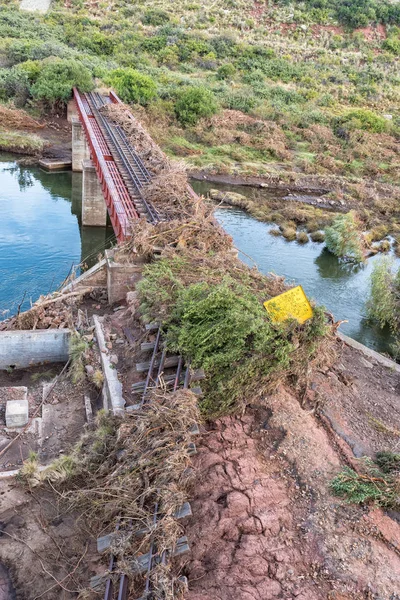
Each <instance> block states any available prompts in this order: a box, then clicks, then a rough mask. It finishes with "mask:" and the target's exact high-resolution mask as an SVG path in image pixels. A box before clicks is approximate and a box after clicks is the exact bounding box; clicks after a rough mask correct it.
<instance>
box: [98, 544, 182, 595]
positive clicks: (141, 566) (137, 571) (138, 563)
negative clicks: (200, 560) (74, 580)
mask: <svg viewBox="0 0 400 600" xmlns="http://www.w3.org/2000/svg"><path fill="white" fill-rule="evenodd" d="M189 550H190V547H189V544H188V539H187V537H186V536H185V535H184V536H182V537H180V538H179V539H178V541H177V543H176V546H175V548H174V550H173V551H172V552H171V553H170V555H171V556H173V557H175V556H181V555H182V554H186V552H189ZM160 562H161V557H160V556H159V555H157V554H156V555H152V554H151V553H150V552H147V553H146V554H142V555H141V556H138V557H137V558H136V559H135V560H133V561H131V563H130V567H131V573H132V574H133V575H141V574H143V573H146V572H147V571H148V570H149V566H150V567H152V566H154V567H155V566H156V565H158V564H159V563H160ZM108 578H109V574H108V573H104V574H103V575H95V576H94V577H92V578H91V579H90V587H91V588H92V589H93V590H96V591H101V589H102V588H103V586H104V584H105V583H106V581H107V579H108Z"/></svg>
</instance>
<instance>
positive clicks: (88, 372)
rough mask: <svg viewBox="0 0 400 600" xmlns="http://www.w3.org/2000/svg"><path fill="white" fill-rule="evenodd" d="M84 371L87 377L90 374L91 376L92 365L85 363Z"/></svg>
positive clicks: (92, 371)
mask: <svg viewBox="0 0 400 600" xmlns="http://www.w3.org/2000/svg"><path fill="white" fill-rule="evenodd" d="M85 371H86V373H87V374H88V375H89V377H90V376H91V375H93V373H94V367H92V365H86V366H85Z"/></svg>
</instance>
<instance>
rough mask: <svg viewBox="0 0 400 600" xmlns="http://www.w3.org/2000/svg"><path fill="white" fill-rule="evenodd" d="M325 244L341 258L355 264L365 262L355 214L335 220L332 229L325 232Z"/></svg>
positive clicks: (341, 216)
mask: <svg viewBox="0 0 400 600" xmlns="http://www.w3.org/2000/svg"><path fill="white" fill-rule="evenodd" d="M325 243H326V247H327V248H328V250H329V251H330V252H332V254H335V256H338V257H339V258H346V259H347V260H352V261H354V262H362V261H363V260H364V256H363V249H362V242H361V236H360V233H359V231H358V227H357V221H356V218H355V215H354V213H353V212H349V213H348V214H347V215H339V216H338V217H336V218H335V219H334V221H333V223H332V225H331V227H327V228H326V230H325Z"/></svg>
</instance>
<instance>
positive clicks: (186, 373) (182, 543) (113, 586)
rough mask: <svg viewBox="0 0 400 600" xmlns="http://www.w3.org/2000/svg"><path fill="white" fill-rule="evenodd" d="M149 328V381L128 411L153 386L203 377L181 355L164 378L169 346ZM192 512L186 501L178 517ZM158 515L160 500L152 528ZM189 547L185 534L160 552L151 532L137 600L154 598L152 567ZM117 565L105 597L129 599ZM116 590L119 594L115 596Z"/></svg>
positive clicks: (102, 543)
mask: <svg viewBox="0 0 400 600" xmlns="http://www.w3.org/2000/svg"><path fill="white" fill-rule="evenodd" d="M148 331H149V332H154V333H155V340H154V342H145V343H143V344H142V348H143V351H149V352H151V357H150V361H149V363H148V371H147V376H146V380H145V381H144V382H143V384H140V385H139V386H136V388H137V391H139V392H140V402H139V404H135V405H134V406H132V407H128V410H129V408H131V409H133V411H132V412H134V411H136V410H141V409H143V408H145V406H146V405H147V404H148V402H149V392H150V391H151V390H153V389H157V388H159V387H161V386H169V387H170V389H171V391H176V390H177V389H178V388H179V387H180V386H182V387H183V388H184V389H188V388H189V385H190V382H191V381H193V380H197V379H201V378H202V375H201V374H199V373H198V374H197V375H195V376H194V379H193V378H191V371H190V365H186V366H185V365H184V361H183V358H182V356H179V357H178V361H177V363H175V364H176V366H175V367H173V370H174V373H173V374H170V375H168V376H167V377H165V378H164V369H165V368H167V369H168V370H170V367H168V357H167V351H166V348H165V346H164V347H163V345H162V329H161V327H160V326H159V325H154V326H152V327H149V328H148ZM125 335H126V336H127V338H128V340H129V339H130V338H131V332H130V331H129V330H128V329H125ZM133 387H135V386H133ZM130 412H131V411H130ZM190 432H191V433H192V434H197V433H199V430H198V427H197V426H196V427H194V428H193V429H191V430H190ZM189 452H190V454H194V453H195V452H196V446H195V444H194V443H192V442H191V443H190V446H189ZM190 514H191V509H190V504H188V503H185V505H184V506H183V507H181V509H179V511H177V513H176V515H175V518H177V519H180V518H184V517H186V516H188V515H190ZM159 517H160V513H159V505H158V502H157V501H156V500H155V502H154V511H153V520H152V529H154V527H155V526H156V524H157V521H158V519H159ZM119 531H120V523H118V524H117V527H116V530H115V534H114V535H117V534H118V532H119ZM147 531H148V530H147V529H144V530H141V531H139V532H137V535H139V536H141V535H144V534H145V533H146V532H147ZM135 535H136V534H135ZM110 537H111V536H104V537H103V538H99V540H98V547H99V551H104V549H106V548H107V547H109V545H110V543H111V541H110ZM188 550H189V546H188V544H187V539H186V537H185V536H183V537H182V538H180V539H179V540H178V543H177V547H176V548H175V549H174V550H173V551H172V552H171V551H163V552H162V553H161V554H160V553H159V552H158V551H157V547H156V543H155V540H154V537H153V536H152V535H151V536H150V544H149V550H148V552H147V553H146V554H145V555H142V556H141V557H139V558H138V561H137V563H138V564H137V566H136V568H137V574H140V573H142V574H143V575H145V579H144V583H143V586H144V592H143V594H142V596H141V597H140V598H139V599H138V600H150V599H151V598H152V597H153V595H152V592H153V590H152V585H151V572H152V569H153V568H154V567H155V566H156V565H158V564H160V563H161V564H165V563H166V562H167V560H168V558H169V557H170V556H172V555H174V556H176V555H179V554H182V553H184V552H187V551H188ZM115 566H116V558H115V557H114V556H111V558H110V563H109V572H110V573H111V576H109V577H108V579H107V581H106V590H105V595H104V600H115V598H117V600H127V599H128V592H129V578H128V576H127V575H126V574H125V573H122V574H121V575H119V579H118V582H115V581H114V580H113V577H112V573H113V571H114V570H115ZM117 589H118V595H117V597H116V593H117Z"/></svg>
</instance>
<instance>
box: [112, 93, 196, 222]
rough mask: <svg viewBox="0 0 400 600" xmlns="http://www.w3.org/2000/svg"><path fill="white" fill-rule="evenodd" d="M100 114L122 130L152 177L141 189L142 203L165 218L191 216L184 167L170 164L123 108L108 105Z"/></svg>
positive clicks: (189, 197) (124, 107) (180, 163)
mask: <svg viewBox="0 0 400 600" xmlns="http://www.w3.org/2000/svg"><path fill="white" fill-rule="evenodd" d="M101 111H102V112H103V113H104V114H106V116H107V117H108V118H110V119H112V120H113V121H114V122H115V123H116V124H117V125H119V126H120V127H122V129H123V130H124V132H125V134H126V136H127V138H128V140H129V141H130V143H131V144H132V146H133V148H135V150H136V152H137V153H138V155H139V156H140V158H141V159H142V161H143V163H144V165H145V166H146V168H147V169H148V170H149V172H150V173H151V176H152V177H151V181H150V182H149V183H147V184H145V185H144V187H143V190H142V193H143V196H144V198H145V200H147V201H149V202H151V203H152V204H153V205H154V206H155V208H156V209H157V210H159V211H161V212H162V214H165V215H166V216H167V217H168V218H183V216H184V215H185V214H187V215H189V214H190V212H191V207H192V203H191V195H190V190H189V188H188V178H187V173H186V165H185V164H184V163H183V162H178V161H171V160H170V159H169V158H168V157H167V156H166V155H165V154H164V152H162V150H161V149H160V148H159V146H158V145H157V144H156V143H155V142H154V141H153V139H152V138H151V136H150V135H149V134H148V133H147V131H146V130H145V129H144V127H143V126H142V125H141V123H140V122H139V121H138V119H137V118H136V117H135V116H134V115H133V114H132V113H131V111H130V109H129V107H127V106H126V105H124V104H107V105H106V106H104V107H103V108H102V109H101Z"/></svg>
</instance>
